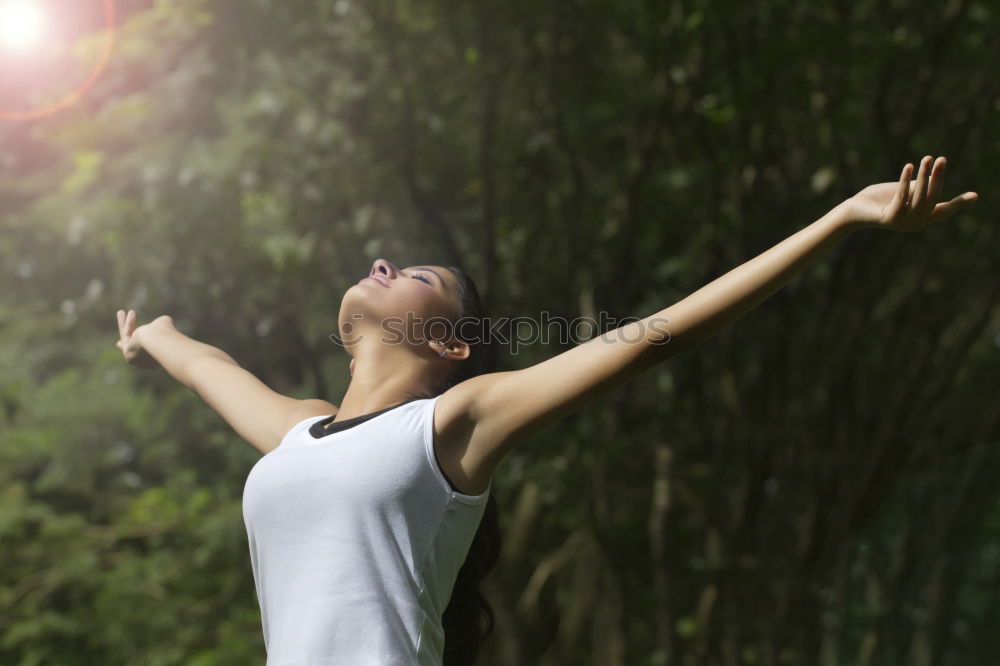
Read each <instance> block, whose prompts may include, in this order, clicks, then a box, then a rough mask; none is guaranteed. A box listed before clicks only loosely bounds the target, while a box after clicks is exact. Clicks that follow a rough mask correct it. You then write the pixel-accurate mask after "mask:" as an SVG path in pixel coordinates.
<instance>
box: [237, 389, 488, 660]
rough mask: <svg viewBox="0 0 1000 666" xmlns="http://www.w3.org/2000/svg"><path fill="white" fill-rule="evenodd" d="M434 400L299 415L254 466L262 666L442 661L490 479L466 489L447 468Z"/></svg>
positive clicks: (247, 501)
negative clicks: (441, 460)
mask: <svg viewBox="0 0 1000 666" xmlns="http://www.w3.org/2000/svg"><path fill="white" fill-rule="evenodd" d="M438 397H440V396H437V397H434V398H418V399H413V400H408V401H406V402H403V403H400V404H398V405H395V406H392V407H387V408H386V409H383V410H379V411H377V412H374V413H372V414H366V415H363V416H358V417H355V418H351V419H345V420H344V421H341V422H333V419H334V417H335V416H336V415H333V416H325V417H324V416H319V417H312V418H308V419H305V420H303V421H300V422H299V423H298V424H296V425H295V426H294V427H293V428H292V429H291V430H290V431H289V432H288V434H286V435H285V437H284V438H283V439H282V440H281V443H280V444H279V445H278V447H277V448H275V449H274V450H272V451H270V452H268V453H267V454H265V455H264V456H262V457H261V458H260V459H259V460H258V461H257V462H256V464H254V466H253V467H252V468H251V469H250V472H249V474H248V476H247V479H246V484H245V485H244V488H243V519H244V523H245V525H246V530H247V537H248V541H249V547H250V562H251V566H252V568H253V577H254V585H255V587H256V590H257V599H258V601H259V603H260V615H261V625H262V627H263V630H264V645H265V649H266V651H267V666H328V665H330V666H332V665H334V664H336V665H344V664H348V665H350V666H410V665H412V664H420V665H421V666H423V665H427V666H430V665H434V666H440V665H441V664H442V654H443V652H444V629H443V625H442V621H441V616H442V614H443V613H444V610H445V608H446V607H447V605H448V601H449V600H450V598H451V592H452V588H453V587H454V584H455V579H456V577H457V576H458V570H459V568H460V567H461V566H462V564H463V563H464V561H465V557H466V555H467V554H468V550H469V547H470V545H471V543H472V539H473V537H474V536H475V533H476V530H477V528H478V527H479V523H480V520H481V519H482V516H483V512H484V510H485V506H486V500H487V497H488V496H489V493H490V490H491V489H492V482H491V483H490V486H489V487H488V488H487V489H486V491H485V492H483V493H482V494H480V495H466V494H463V493H460V492H458V491H457V490H455V489H454V488H453V487H452V486H451V483H450V482H449V481H448V479H447V477H446V476H445V475H444V473H443V472H442V470H441V468H440V467H439V465H438V462H437V457H436V455H435V451H434V406H435V404H436V403H437V399H438ZM327 424H330V429H329V430H327V429H325V428H324V426H326V425H327Z"/></svg>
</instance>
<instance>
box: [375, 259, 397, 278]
mask: <svg viewBox="0 0 1000 666" xmlns="http://www.w3.org/2000/svg"><path fill="white" fill-rule="evenodd" d="M371 274H372V275H384V276H385V277H387V278H389V279H393V278H395V277H396V267H395V266H393V265H392V262H389V261H386V260H385V259H376V260H375V263H373V264H372V272H371Z"/></svg>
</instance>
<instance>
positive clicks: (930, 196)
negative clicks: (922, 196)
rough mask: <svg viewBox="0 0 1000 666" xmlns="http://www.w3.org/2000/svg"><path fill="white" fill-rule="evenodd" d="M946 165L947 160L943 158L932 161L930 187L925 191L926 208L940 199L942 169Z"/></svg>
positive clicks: (942, 177) (942, 180) (942, 178)
mask: <svg viewBox="0 0 1000 666" xmlns="http://www.w3.org/2000/svg"><path fill="white" fill-rule="evenodd" d="M947 163H948V160H947V159H946V158H944V157H939V158H937V159H936V160H934V166H932V167H931V180H930V186H929V189H928V190H927V204H928V206H933V205H934V204H936V203H937V200H938V199H939V198H940V197H941V187H942V185H943V183H944V167H945V165H946V164H947Z"/></svg>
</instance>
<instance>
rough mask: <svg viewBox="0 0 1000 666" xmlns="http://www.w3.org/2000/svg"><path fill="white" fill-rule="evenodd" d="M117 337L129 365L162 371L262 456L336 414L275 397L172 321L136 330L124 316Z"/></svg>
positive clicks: (326, 406)
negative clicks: (313, 420) (299, 429)
mask: <svg viewBox="0 0 1000 666" xmlns="http://www.w3.org/2000/svg"><path fill="white" fill-rule="evenodd" d="M118 332H119V335H120V336H121V337H120V339H119V340H118V342H117V343H115V344H116V346H117V347H118V348H119V349H121V350H122V353H123V355H124V357H125V360H126V361H128V362H129V363H131V364H132V365H135V366H137V367H140V368H149V369H153V368H157V367H162V368H163V369H164V370H166V371H167V372H168V373H169V374H170V375H171V376H172V377H173V378H174V379H176V380H177V381H178V382H180V383H181V384H183V385H184V386H186V387H187V388H189V389H191V391H193V392H194V393H195V394H197V395H198V397H200V398H201V399H202V400H204V401H205V403H206V404H208V406H209V407H211V408H212V409H214V410H215V411H216V412H217V413H218V414H219V416H221V417H222V418H223V420H225V421H226V423H227V424H229V426H231V427H232V428H233V430H235V431H236V433H237V434H238V435H239V436H240V437H242V438H243V439H244V440H246V441H247V442H248V443H249V444H250V445H251V446H253V447H254V448H256V449H257V450H258V451H260V452H261V453H262V454H267V453H269V452H271V451H272V450H274V449H275V448H276V447H277V446H278V444H280V443H281V440H282V438H284V436H285V434H286V433H287V432H288V431H289V430H290V429H291V428H292V426H294V425H295V424H296V423H298V422H299V421H302V420H304V419H307V418H310V417H312V416H321V415H327V414H335V413H336V412H337V408H336V406H334V405H332V404H330V403H329V402H327V401H325V400H321V399H318V398H317V399H306V400H300V399H297V398H291V397H289V396H285V395H281V394H280V393H277V392H276V391H273V390H272V389H271V388H270V387H268V386H267V385H266V384H264V382H262V381H261V380H260V379H258V378H257V377H255V376H254V375H253V374H251V373H250V372H249V371H248V370H246V369H244V368H243V367H241V366H240V365H239V364H238V363H237V362H236V361H235V360H234V359H233V357H232V356H230V355H229V354H227V353H226V352H224V351H223V350H221V349H219V348H218V347H214V346H212V345H209V344H205V343H204V342H199V341H198V340H195V339H193V338H191V337H188V336H187V335H184V334H183V333H181V332H180V331H178V330H177V329H176V328H175V327H174V322H173V319H172V318H171V317H170V316H169V315H163V316H160V317H157V318H156V319H154V320H153V321H151V322H149V323H148V324H143V325H142V326H138V327H137V326H136V313H135V310H129V311H128V312H126V311H124V310H119V311H118Z"/></svg>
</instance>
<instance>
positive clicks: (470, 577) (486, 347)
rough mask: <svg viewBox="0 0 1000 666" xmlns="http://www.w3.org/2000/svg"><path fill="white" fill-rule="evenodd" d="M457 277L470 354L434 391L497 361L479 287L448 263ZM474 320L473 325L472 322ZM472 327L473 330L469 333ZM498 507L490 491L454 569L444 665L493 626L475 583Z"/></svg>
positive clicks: (492, 538)
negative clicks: (461, 561)
mask: <svg viewBox="0 0 1000 666" xmlns="http://www.w3.org/2000/svg"><path fill="white" fill-rule="evenodd" d="M447 268H448V270H450V271H451V272H452V273H453V274H454V275H455V277H456V278H458V293H459V300H460V302H461V307H460V310H459V317H458V318H459V320H461V321H460V325H459V327H458V329H457V330H456V331H455V335H456V337H458V338H461V339H462V340H464V341H465V342H468V343H469V344H470V347H471V351H470V354H469V358H467V359H465V360H464V361H462V362H461V363H459V364H458V366H457V368H456V370H455V372H453V373H452V375H451V376H449V377H448V379H447V380H446V381H445V383H444V385H443V386H442V387H441V389H440V391H439V393H444V392H445V391H447V390H448V389H449V388H451V387H452V386H455V385H456V384H460V383H462V382H463V381H465V380H466V379H470V378H472V377H475V376H477V375H482V374H486V373H489V372H494V371H495V370H496V365H497V353H496V346H495V344H493V342H492V341H491V340H490V337H489V335H488V333H489V331H488V328H487V323H486V311H485V308H484V307H483V303H482V299H481V298H480V297H479V291H478V290H477V289H476V285H475V283H474V282H473V281H472V278H470V277H469V276H468V275H467V274H466V273H465V271H463V270H462V269H460V268H457V267H455V266H448V267H447ZM477 324H478V325H477ZM473 331H474V333H473ZM501 538H502V537H501V533H500V521H499V510H498V508H497V501H496V498H495V496H494V492H493V491H492V490H491V491H490V494H489V497H488V498H487V499H486V507H485V509H484V512H483V518H482V520H481V521H480V523H479V528H478V529H477V530H476V535H475V537H473V539H472V545H471V546H470V547H469V552H468V554H467V555H466V557H465V563H464V564H462V567H461V569H459V570H458V577H457V578H456V579H455V587H454V588H453V589H452V592H451V599H450V600H449V602H448V606H447V608H445V610H444V615H443V616H442V618H441V619H442V624H443V625H444V638H445V642H444V666H471V664H473V663H475V661H476V656H477V655H478V654H479V646H480V644H481V643H482V641H483V640H485V639H486V637H487V636H489V635H490V634H491V633H492V632H493V627H494V624H495V619H494V616H493V609H492V608H491V607H490V604H489V602H488V601H487V600H486V597H485V596H483V593H482V591H481V590H480V589H479V584H480V582H481V581H482V579H483V578H485V577H486V575H487V574H488V573H489V572H490V571H492V569H493V567H495V566H496V563H497V560H498V559H499V557H500V545H501Z"/></svg>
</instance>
